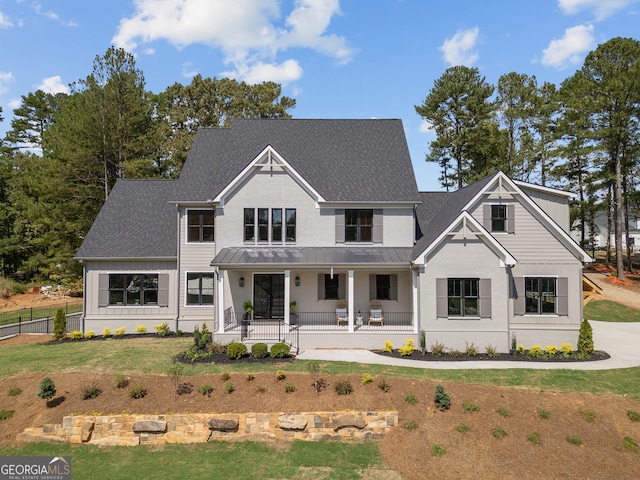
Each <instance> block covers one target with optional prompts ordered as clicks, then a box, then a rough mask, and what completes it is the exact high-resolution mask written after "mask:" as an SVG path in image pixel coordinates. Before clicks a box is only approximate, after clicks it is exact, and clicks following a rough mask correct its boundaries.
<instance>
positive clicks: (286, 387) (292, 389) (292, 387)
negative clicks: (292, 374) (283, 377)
mask: <svg viewBox="0 0 640 480" xmlns="http://www.w3.org/2000/svg"><path fill="white" fill-rule="evenodd" d="M284 391H285V392H286V393H293V392H295V391H296V386H295V385H294V384H293V383H291V382H286V383H285V384H284Z"/></svg>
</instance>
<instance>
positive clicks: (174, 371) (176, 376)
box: [167, 365, 184, 393]
mask: <svg viewBox="0 0 640 480" xmlns="http://www.w3.org/2000/svg"><path fill="white" fill-rule="evenodd" d="M183 371H184V366H183V365H171V366H170V367H169V368H168V370H167V376H168V377H169V380H171V384H172V385H173V388H174V390H176V393H177V390H178V385H180V383H181V381H182V373H183Z"/></svg>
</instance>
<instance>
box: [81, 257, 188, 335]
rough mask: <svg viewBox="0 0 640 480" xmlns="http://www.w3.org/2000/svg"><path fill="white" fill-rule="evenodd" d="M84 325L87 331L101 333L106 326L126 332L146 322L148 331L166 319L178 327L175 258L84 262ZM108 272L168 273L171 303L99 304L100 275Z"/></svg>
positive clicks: (172, 327) (171, 325)
mask: <svg viewBox="0 0 640 480" xmlns="http://www.w3.org/2000/svg"><path fill="white" fill-rule="evenodd" d="M84 269H85V300H84V302H85V306H84V315H85V324H84V330H85V331H87V330H93V331H95V332H96V334H101V333H102V331H103V330H104V329H105V328H109V329H111V330H112V331H113V330H115V329H116V328H120V327H125V329H126V332H127V333H134V332H135V329H136V326H138V325H145V326H146V327H147V329H148V330H149V331H153V326H154V325H158V324H160V323H164V322H167V323H168V324H169V327H170V328H171V329H172V330H175V329H176V327H175V320H176V314H177V301H176V295H175V294H173V292H177V291H178V285H177V273H176V262H175V261H147V262H145V261H130V262H116V261H108V262H94V261H91V262H85V264H84ZM103 273H106V274H109V273H158V274H168V275H169V304H168V306H167V307H159V306H140V307H135V306H126V307H116V306H107V307H100V306H98V293H99V291H98V278H99V275H100V274H103Z"/></svg>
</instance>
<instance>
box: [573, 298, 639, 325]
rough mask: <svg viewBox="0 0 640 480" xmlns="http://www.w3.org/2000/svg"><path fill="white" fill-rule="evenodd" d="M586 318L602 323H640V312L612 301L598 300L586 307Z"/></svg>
mask: <svg viewBox="0 0 640 480" xmlns="http://www.w3.org/2000/svg"><path fill="white" fill-rule="evenodd" d="M584 316H585V318H586V319H588V320H600V321H602V322H640V310H636V309H634V308H629V307H627V306H625V305H621V304H620V303H616V302H612V301H611V300H597V301H594V302H589V303H587V304H586V305H585V307H584Z"/></svg>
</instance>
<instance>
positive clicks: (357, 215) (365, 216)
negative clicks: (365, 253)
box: [344, 210, 373, 242]
mask: <svg viewBox="0 0 640 480" xmlns="http://www.w3.org/2000/svg"><path fill="white" fill-rule="evenodd" d="M344 216H345V232H344V233H345V241H347V242H371V241H373V236H372V232H373V210H345V211H344Z"/></svg>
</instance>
